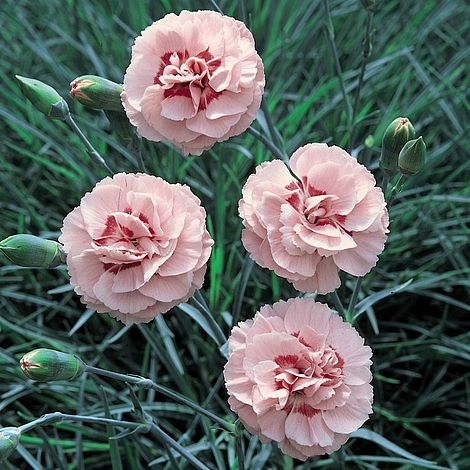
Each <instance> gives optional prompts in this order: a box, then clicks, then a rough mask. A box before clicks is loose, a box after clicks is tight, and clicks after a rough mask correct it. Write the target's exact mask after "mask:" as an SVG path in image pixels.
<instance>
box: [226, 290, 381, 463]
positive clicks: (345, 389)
mask: <svg viewBox="0 0 470 470" xmlns="http://www.w3.org/2000/svg"><path fill="white" fill-rule="evenodd" d="M229 352H230V357H229V360H228V362H227V364H226V366H225V369H224V377H225V384H226V387H227V390H228V393H229V395H230V396H229V400H228V401H229V404H230V408H231V409H232V410H233V411H234V412H235V413H237V414H238V416H239V418H240V421H241V422H242V423H243V425H244V426H245V427H246V429H247V430H248V431H249V432H251V433H252V434H255V435H258V436H259V438H260V440H261V441H262V442H264V443H266V442H269V441H270V440H273V441H275V442H277V443H278V445H279V447H280V449H281V450H282V451H283V452H284V453H286V454H288V455H290V456H292V457H294V458H297V459H300V460H306V459H307V458H308V457H312V456H314V455H323V454H325V453H328V454H330V453H332V452H334V451H336V450H338V449H339V448H340V447H341V446H342V445H343V444H344V443H345V442H346V441H347V440H348V437H349V434H350V433H351V432H353V431H355V430H357V429H358V428H360V427H361V426H362V425H363V424H364V422H365V421H366V420H367V419H368V415H369V414H370V413H372V408H371V404H372V397H373V390H372V386H371V385H370V381H371V379H372V375H371V372H370V366H371V361H370V358H371V356H372V352H371V350H370V348H369V347H368V346H365V345H364V340H363V339H362V338H361V337H360V336H359V334H358V333H357V331H356V330H355V329H354V328H353V327H352V326H351V325H349V324H348V323H345V322H344V321H343V320H342V319H341V318H340V317H339V316H338V315H336V314H334V313H333V312H332V311H331V310H330V309H329V308H328V307H327V306H326V305H324V304H321V303H319V302H315V301H314V300H313V299H307V298H304V299H301V298H296V299H289V300H288V301H287V302H284V301H281V302H277V303H275V304H274V305H273V306H272V307H271V306H270V305H265V306H264V307H262V308H261V309H260V310H259V312H257V313H256V315H255V317H254V318H253V320H247V321H245V322H241V323H239V325H238V326H236V327H234V328H233V330H232V334H231V336H230V338H229Z"/></svg>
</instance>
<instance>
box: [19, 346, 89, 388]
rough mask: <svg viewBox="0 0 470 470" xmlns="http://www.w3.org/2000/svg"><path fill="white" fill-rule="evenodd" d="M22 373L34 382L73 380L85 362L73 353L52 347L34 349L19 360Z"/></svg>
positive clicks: (83, 368) (78, 374) (81, 372)
mask: <svg viewBox="0 0 470 470" xmlns="http://www.w3.org/2000/svg"><path fill="white" fill-rule="evenodd" d="M20 365H21V370H22V371H23V373H24V375H26V377H28V378H29V379H31V380H35V381H36V382H51V381H54V380H73V379H75V378H76V377H79V376H80V375H82V374H83V372H84V371H85V367H86V366H85V363H84V362H83V361H82V360H81V359H80V358H79V357H77V356H75V355H73V354H68V353H63V352H60V351H55V350H54V349H45V348H41V349H35V350H34V351H31V352H29V353H28V354H25V355H24V356H23V357H22V358H21V361H20Z"/></svg>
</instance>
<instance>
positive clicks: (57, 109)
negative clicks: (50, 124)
mask: <svg viewBox="0 0 470 470" xmlns="http://www.w3.org/2000/svg"><path fill="white" fill-rule="evenodd" d="M16 78H17V80H18V81H19V82H20V86H21V90H22V91H23V94H24V95H25V96H26V98H28V100H29V101H31V103H33V105H34V106H35V107H36V108H37V109H38V110H39V111H41V113H44V114H45V115H46V116H48V117H50V118H52V119H62V120H64V119H65V118H66V117H67V116H68V115H69V114H70V112H69V107H68V105H67V103H66V101H65V100H64V99H63V98H62V96H60V95H59V93H57V91H55V90H54V88H52V87H50V86H49V85H46V84H45V83H43V82H40V81H39V80H35V79H34V78H26V77H20V76H19V75H16Z"/></svg>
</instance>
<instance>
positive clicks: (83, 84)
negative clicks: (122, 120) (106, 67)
mask: <svg viewBox="0 0 470 470" xmlns="http://www.w3.org/2000/svg"><path fill="white" fill-rule="evenodd" d="M70 86H71V89H70V94H71V95H72V96H73V97H74V98H76V99H77V100H78V101H80V103H82V104H84V105H85V106H88V107H90V108H94V109H103V110H104V111H121V112H123V111H124V108H123V106H122V103H121V93H122V91H123V87H122V85H120V84H118V83H114V82H112V81H111V80H107V79H106V78H102V77H98V76H96V75H83V76H82V77H78V78H76V79H75V80H74V81H73V82H72V83H71V84H70Z"/></svg>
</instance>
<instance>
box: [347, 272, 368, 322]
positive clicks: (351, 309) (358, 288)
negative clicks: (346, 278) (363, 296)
mask: <svg viewBox="0 0 470 470" xmlns="http://www.w3.org/2000/svg"><path fill="white" fill-rule="evenodd" d="M363 279H364V278H363V277H358V278H357V280H356V285H355V286H354V290H353V293H352V296H351V300H350V301H349V305H348V310H347V312H346V321H348V322H349V323H351V320H352V318H353V312H354V308H355V307H356V303H357V299H358V297H359V292H361V286H362V280H363Z"/></svg>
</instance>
